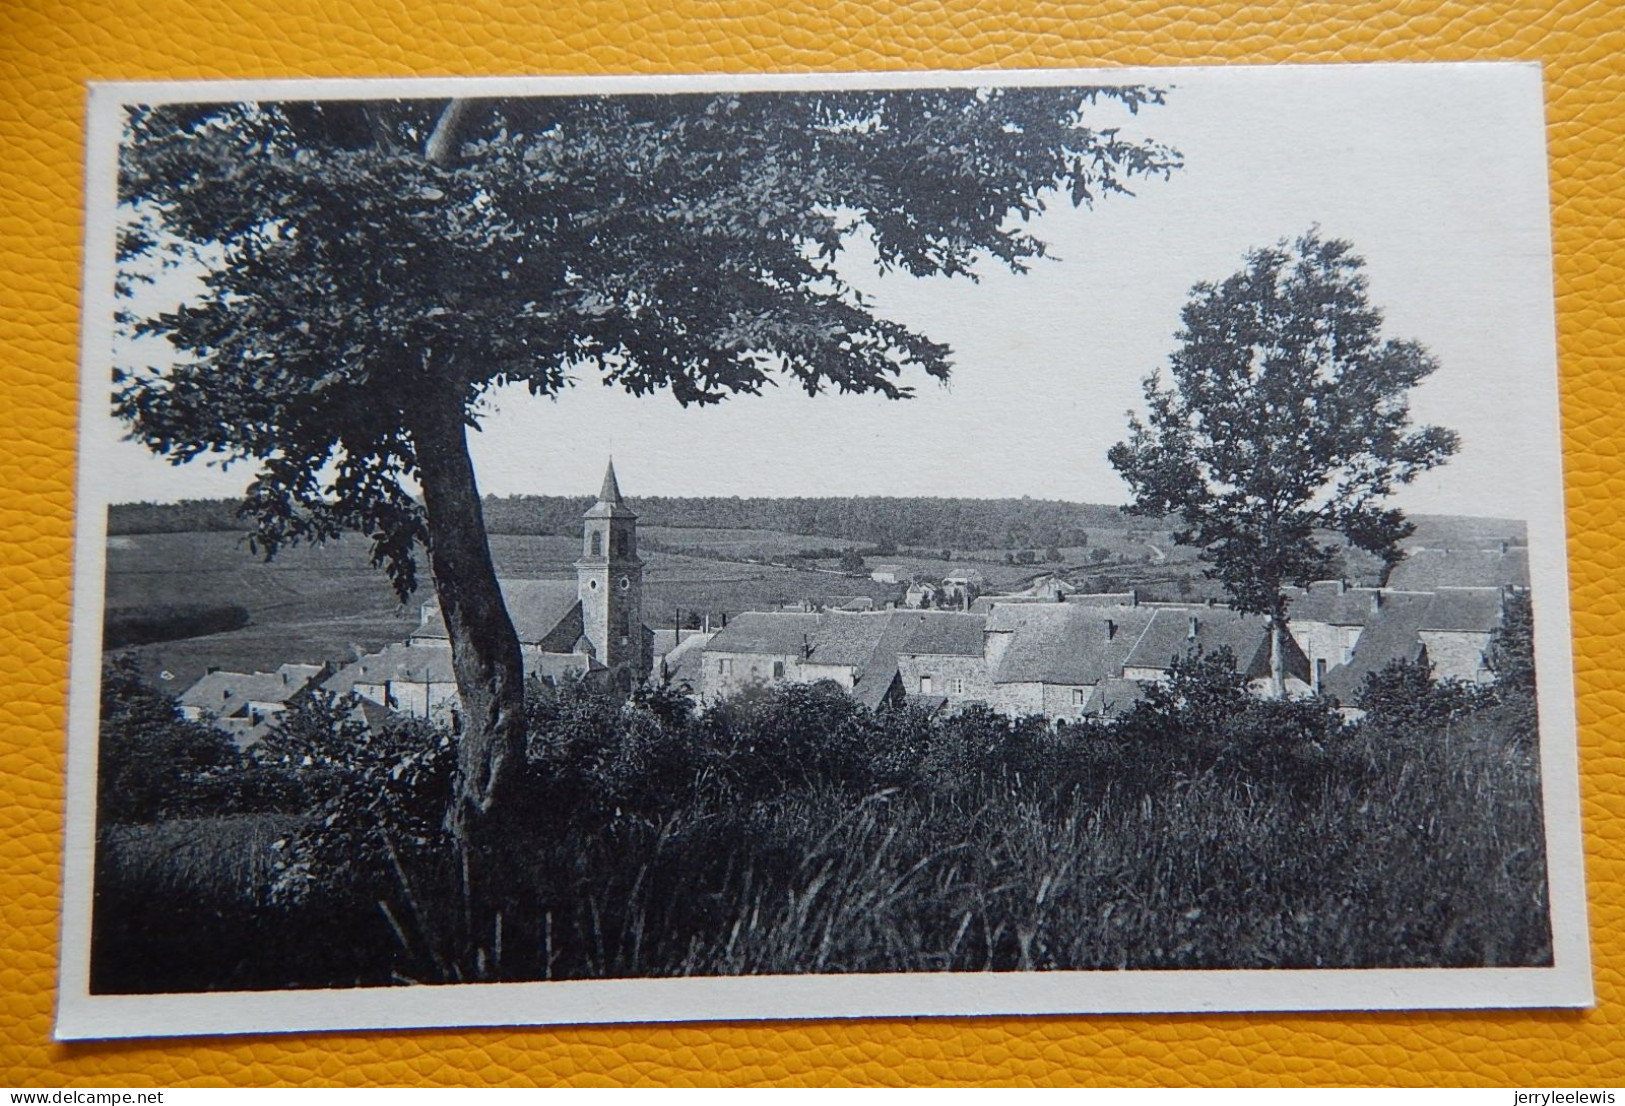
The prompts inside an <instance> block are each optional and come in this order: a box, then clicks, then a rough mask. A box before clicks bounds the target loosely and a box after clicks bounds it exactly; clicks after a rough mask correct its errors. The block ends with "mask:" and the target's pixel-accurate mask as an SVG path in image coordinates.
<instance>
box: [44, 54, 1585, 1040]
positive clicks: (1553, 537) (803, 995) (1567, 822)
mask: <svg viewBox="0 0 1625 1106" xmlns="http://www.w3.org/2000/svg"><path fill="white" fill-rule="evenodd" d="M1414 67H1425V68H1428V69H1434V70H1460V69H1468V70H1473V71H1476V72H1479V73H1484V72H1485V71H1489V70H1498V71H1506V70H1512V71H1515V72H1513V73H1508V74H1505V75H1504V76H1503V77H1502V78H1501V79H1510V80H1514V81H1520V82H1522V83H1523V84H1524V85H1526V86H1528V87H1527V88H1526V89H1525V95H1526V98H1527V102H1528V103H1529V104H1530V105H1533V106H1534V107H1535V109H1536V114H1537V118H1535V119H1534V120H1532V121H1531V123H1532V128H1531V129H1530V131H1529V133H1527V134H1523V133H1520V134H1519V135H1516V136H1513V137H1512V138H1511V139H1509V141H1513V140H1515V141H1528V140H1531V139H1532V140H1534V141H1536V142H1537V143H1538V149H1535V150H1529V151H1522V152H1520V156H1529V157H1539V158H1540V159H1541V163H1542V164H1545V156H1546V153H1545V139H1544V125H1543V124H1544V120H1543V117H1541V116H1540V108H1539V105H1541V103H1542V100H1541V91H1540V90H1541V76H1540V69H1539V66H1538V65H1534V64H1522V63H1443V64H1425V65H1418V66H1414ZM1228 68H1229V69H1230V71H1232V72H1238V73H1242V72H1269V73H1272V74H1274V75H1277V76H1280V75H1287V74H1290V73H1292V72H1293V71H1295V70H1303V71H1309V70H1324V69H1325V68H1326V67H1317V66H1269V67H1228ZM1337 68H1340V69H1350V68H1369V67H1367V66H1359V67H1353V66H1339V67H1337ZM1389 68H1391V66H1389ZM1208 69H1209V67H1190V68H1158V69H1143V68H1122V69H1096V70H1078V69H1058V70H967V71H962V72H889V73H840V74H815V73H797V74H724V75H700V74H692V75H681V76H608V77H526V78H421V79H420V78H384V79H358V80H248V81H179V82H125V83H98V84H95V85H93V86H92V89H91V93H90V99H89V115H88V128H87V139H86V236H85V270H84V284H83V305H84V307H83V318H82V324H81V373H80V405H79V406H80V412H79V413H80V437H79V474H78V505H77V531H76V544H75V551H74V606H73V616H72V655H71V661H70V694H69V711H68V734H69V740H68V797H67V809H66V827H65V835H64V862H63V899H62V905H63V922H62V962H61V974H60V991H59V1001H58V1011H57V1022H56V1030H55V1034H56V1037H57V1038H58V1039H60V1040H79V1039H93V1038H118V1037H149V1036H193V1035H201V1036H212V1035H220V1034H237V1033H281V1032H297V1031H336V1030H363V1029H404V1028H427V1027H473V1026H502V1025H543V1024H587V1023H640V1022H650V1023H652V1022H670V1021H713V1020H717V1021H734V1020H744V1019H750V1020H758V1019H807V1018H818V1019H822V1018H849V1017H897V1016H920V1015H928V1016H953V1015H991V1014H1005V1015H1012V1014H1068V1013H1074V1014H1093V1013H1166V1012H1185V1013H1196V1012H1220V1011H1317V1010H1318V1011H1325V1010H1351V1011H1352V1010H1398V1009H1412V1008H1421V1009H1472V1008H1494V1007H1583V1006H1589V1005H1591V1004H1592V1003H1593V1002H1594V998H1593V990H1592V979H1591V966H1590V957H1589V943H1588V937H1587V927H1586V905H1585V880H1584V871H1583V854H1582V850H1581V840H1580V807H1579V788H1578V743H1577V730H1576V722H1575V710H1574V677H1573V661H1572V651H1571V628H1570V617H1569V607H1568V602H1567V599H1568V576H1567V562H1566V547H1565V520H1564V497H1563V480H1562V454H1561V445H1562V442H1561V424H1560V421H1559V410H1558V394H1557V365H1556V325H1555V306H1554V305H1553V301H1552V298H1551V296H1550V294H1549V293H1550V289H1549V288H1548V295H1547V300H1546V303H1547V320H1548V323H1549V327H1548V333H1550V334H1551V335H1552V343H1551V345H1550V352H1549V354H1548V357H1547V363H1546V364H1543V365H1541V366H1538V369H1539V371H1540V374H1541V375H1540V379H1538V380H1536V381H1533V382H1532V391H1533V390H1534V389H1538V390H1539V391H1538V396H1533V395H1532V396H1531V403H1530V405H1529V406H1530V407H1531V408H1533V407H1535V406H1537V403H1536V400H1537V399H1538V406H1539V407H1540V408H1541V411H1542V414H1541V421H1542V424H1543V434H1544V437H1545V440H1544V441H1543V443H1542V445H1543V448H1542V450H1541V454H1540V464H1541V465H1542V467H1543V471H1542V472H1541V481H1542V484H1543V486H1544V488H1545V489H1546V490H1547V491H1548V492H1549V494H1546V495H1543V496H1542V498H1541V502H1540V503H1539V504H1537V505H1535V506H1534V508H1533V509H1532V510H1531V511H1530V513H1529V516H1528V518H1527V523H1528V537H1529V557H1530V583H1531V590H1532V593H1533V595H1534V597H1535V604H1536V612H1537V617H1536V620H1535V634H1536V650H1535V653H1536V663H1537V669H1538V688H1539V710H1540V737H1541V740H1540V748H1541V779H1542V787H1543V793H1544V794H1543V798H1544V809H1545V823H1546V849H1547V869H1548V881H1549V889H1550V896H1551V923H1552V930H1553V951H1554V963H1553V966H1551V967H1547V968H1508V969H1494V968H1474V969H1404V970H1372V969H1338V970H1313V971H1308V970H1288V969H1281V970H1262V971H1260V970H1205V971H1082V972H1028V973H1016V972H1009V973H1003V972H1001V973H973V974H948V973H940V974H939V973H918V974H899V975H798V976H755V977H728V978H715V977H713V978H689V979H635V980H604V981H572V982H554V983H514V984H463V985H439V986H423V987H415V988H411V989H404V988H397V987H381V988H362V989H350V990H305V991H284V992H249V993H237V992H233V993H209V994H187V995H92V994H91V993H90V991H89V958H90V914H91V902H92V886H91V882H92V872H93V852H94V847H95V827H94V817H95V810H94V807H95V793H96V745H97V738H96V733H97V721H98V720H97V715H98V708H99V700H100V675H101V672H100V664H101V635H102V605H103V598H104V597H103V592H104V587H105V571H106V552H105V551H106V529H107V507H108V505H109V504H108V501H107V496H106V494H105V492H104V490H103V489H102V487H101V486H100V484H99V483H98V480H97V475H98V472H99V463H98V462H99V459H100V458H99V447H100V446H101V444H102V443H105V442H108V441H111V440H114V439H116V438H117V437H118V436H119V435H120V434H121V431H120V429H119V428H118V427H117V425H116V423H115V422H114V420H113V417H112V414H111V412H110V411H109V409H108V405H107V404H106V403H105V402H104V401H103V397H104V396H105V389H106V387H107V382H108V379H109V372H110V370H111V350H112V345H113V341H112V340H113V307H114V291H113V269H114V267H113V263H112V258H113V255H114V242H115V208H116V177H117V147H118V142H119V138H120V134H121V119H120V110H121V108H122V106H123V105H124V104H126V103H135V102H142V103H158V102H186V101H225V100H254V99H259V100H270V99H290V98H315V97H322V98H335V99H360V98H378V97H402V98H407V97H409V98H436V97H447V96H453V95H465V96H466V95H479V96H492V97H495V96H512V95H527V94H529V95H590V94H599V93H634V92H635V93H676V92H699V91H723V90H736V91H757V90H785V91H788V90H816V89H830V88H850V89H857V88H909V87H951V86H970V85H1024V84H1043V85H1063V84H1078V85H1088V84H1105V83H1126V82H1136V81H1148V80H1154V81H1164V82H1166V81H1177V80H1178V79H1179V77H1180V76H1182V75H1189V74H1192V73H1196V72H1205V71H1208ZM1520 102H1523V101H1520ZM1542 198H1543V199H1547V198H1546V197H1544V196H1543V197H1542ZM1547 208H1548V210H1549V199H1547ZM1546 249H1547V257H1548V260H1549V258H1550V253H1551V250H1550V238H1549V231H1548V239H1547V242H1546ZM1549 271H1550V266H1549V264H1548V272H1549Z"/></svg>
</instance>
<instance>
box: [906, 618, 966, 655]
mask: <svg viewBox="0 0 1625 1106" xmlns="http://www.w3.org/2000/svg"><path fill="white" fill-rule="evenodd" d="M915 618H917V619H918V620H919V621H918V623H917V624H916V625H915V627H914V632H913V633H911V634H910V635H909V638H908V641H907V643H906V644H905V645H904V646H903V648H902V650H901V651H902V652H904V653H909V654H914V655H920V656H952V657H979V656H981V655H982V635H983V632H984V631H985V630H986V629H987V619H985V618H983V617H982V616H981V615H976V614H961V613H959V612H957V611H921V612H919V613H918V614H916V615H915Z"/></svg>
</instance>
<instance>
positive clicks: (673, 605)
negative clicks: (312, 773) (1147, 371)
mask: <svg viewBox="0 0 1625 1106" xmlns="http://www.w3.org/2000/svg"><path fill="white" fill-rule="evenodd" d="M107 552H108V559H107V607H108V608H109V610H112V609H125V610H129V609H143V608H146V609H162V608H168V607H181V606H186V605H198V604H202V605H222V606H224V605H239V606H242V607H244V608H246V609H247V610H248V612H249V624H248V625H246V626H244V627H242V628H241V629H237V630H232V631H229V632H225V633H216V634H207V635H203V636H199V637H190V638H183V639H179V640H174V641H165V642H156V643H153V644H148V645H139V646H133V647H131V648H129V649H127V650H123V652H127V653H129V654H130V655H132V656H133V657H135V658H136V661H137V663H138V665H139V667H140V669H141V671H142V673H143V674H144V675H145V676H146V677H147V678H148V679H150V680H152V681H153V682H154V683H157V684H159V685H160V686H163V687H166V688H168V689H170V690H172V691H179V690H181V689H183V688H185V687H187V686H188V685H190V684H191V683H193V682H194V681H196V680H197V679H198V677H200V676H202V675H203V674H204V673H205V672H207V671H208V669H209V668H210V667H219V668H227V669H231V670H234V671H254V670H259V671H268V670H271V669H274V668H275V667H276V666H277V665H279V664H283V663H286V662H290V661H298V662H307V663H320V662H321V661H325V660H340V661H342V660H347V659H349V658H351V657H353V656H355V655H357V653H358V652H370V651H373V650H376V649H379V648H381V647H382V646H384V645H386V644H388V643H389V642H392V641H400V640H401V639H402V638H404V637H405V636H406V634H407V633H409V632H410V631H411V629H412V628H413V627H414V626H416V625H417V623H418V620H419V615H418V609H417V607H418V603H419V602H421V601H424V600H427V599H429V598H432V594H433V593H432V591H430V590H429V589H428V587H427V581H426V580H425V582H424V586H422V587H420V590H419V593H418V596H417V597H414V599H413V601H412V602H411V603H409V604H402V603H401V602H400V601H399V600H398V599H397V598H396V596H395V593H394V592H393V591H392V590H390V587H389V583H388V581H387V580H386V579H385V578H384V575H383V573H382V572H380V571H378V570H377V569H375V568H373V567H372V566H371V565H370V564H369V563H368V556H369V554H368V546H367V543H366V542H365V541H364V540H358V539H341V540H340V541H337V542H333V543H331V544H329V545H326V546H317V547H306V546H301V547H297V548H292V549H287V550H284V551H283V552H281V553H279V554H278V555H277V557H276V559H275V560H273V561H270V562H266V561H265V560H264V558H263V557H260V556H257V555H256V554H254V553H252V552H250V551H249V549H248V546H247V543H246V542H245V541H243V540H242V539H241V538H240V537H239V536H238V535H235V534H230V533H224V532H218V531H198V532H192V533H169V534H130V535H117V536H114V537H111V538H109V539H108V551H107ZM491 553H492V557H493V559H494V560H495V561H496V565H497V571H498V572H499V573H501V574H502V575H504V576H508V577H513V578H518V579H558V580H569V579H574V576H575V568H574V563H575V559H576V557H577V556H579V555H580V543H579V542H578V541H577V540H576V539H574V538H567V537H559V536H554V535H531V536H520V535H511V534H496V535H492V537H491ZM643 556H644V560H645V562H646V563H647V567H646V569H645V591H644V596H645V598H644V618H645V621H647V622H648V623H649V625H651V626H656V627H660V626H669V625H671V623H672V620H673V618H674V617H676V615H677V612H678V611H679V610H682V611H685V612H687V611H702V612H711V613H713V614H716V615H720V614H722V613H724V612H726V613H728V614H737V613H738V612H739V611H742V610H750V609H760V608H764V607H766V608H771V607H776V606H778V605H780V604H783V603H789V602H796V601H799V600H801V599H804V598H807V597H809V596H813V597H823V598H830V597H835V596H840V597H845V598H850V597H853V596H868V597H870V598H873V599H875V600H876V601H877V602H884V601H886V600H888V599H895V598H897V597H898V596H899V595H900V593H901V589H900V588H898V587H894V586H891V585H887V584H877V583H875V582H874V581H872V580H870V579H868V578H867V577H851V576H845V575H843V574H841V573H838V572H820V571H812V570H802V569H790V568H782V567H776V566H773V565H753V564H745V563H741V562H737V561H725V560H711V559H708V558H705V557H696V556H688V555H683V554H672V553H661V552H656V551H645V552H644V555H643ZM164 673H168V677H167V678H165V677H164V676H163V674H164Z"/></svg>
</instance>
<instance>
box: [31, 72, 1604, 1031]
mask: <svg viewBox="0 0 1625 1106" xmlns="http://www.w3.org/2000/svg"><path fill="white" fill-rule="evenodd" d="M89 112H90V130H89V136H90V137H89V149H88V168H87V174H88V176H87V193H86V194H87V212H86V220H87V238H86V242H87V248H86V258H87V260H86V280H85V318H84V327H83V344H84V346H83V371H82V392H81V444H80V486H79V526H78V537H77V549H76V558H77V560H76V563H77V568H76V593H75V612H74V620H75V621H74V640H73V661H72V664H73V673H72V688H71V707H70V735H69V752H70V768H69V812H68V815H69V816H68V840H67V867H66V881H65V882H66V888H65V900H64V911H65V916H64V923H63V953H62V955H63V964H62V990H61V995H60V1006H59V1015H58V1030H57V1031H58V1035H59V1036H60V1037H63V1038H85V1037H121V1036H151V1035H172V1034H213V1033H233V1032H267V1031H270V1032H276V1031H300V1030H331V1029H351V1028H377V1027H419V1026H460V1025H501V1024H540V1023H571V1022H610V1021H621V1022H639V1021H670V1020H706V1019H742V1018H805V1017H845V1016H888V1015H889V1016H899V1015H957V1014H994V1013H997V1014H1023V1013H1031V1014H1046V1013H1090V1012H1127V1011H1136V1012H1137V1011H1155V1012H1180V1011H1198V1010H1235V1011H1247V1010H1282V1009H1286V1010H1291V1009H1302V1010H1326V1009H1339V1010H1357V1009H1384V1008H1386V1009H1393V1008H1451V1007H1486V1006H1489V1007H1494V1006H1583V1005H1588V1004H1589V1003H1590V1001H1591V980H1590V967H1589V963H1588V958H1587V936H1586V928H1585V903H1584V881H1583V873H1582V870H1581V860H1580V857H1581V851H1580V841H1579V817H1578V782H1577V778H1576V777H1577V773H1576V741H1575V727H1574V706H1573V685H1572V671H1571V669H1572V664H1571V658H1570V645H1569V613H1568V591H1567V580H1566V570H1565V561H1564V556H1565V552H1564V528H1563V492H1562V472H1561V455H1560V446H1561V442H1560V435H1559V422H1558V392H1557V363H1556V344H1555V333H1554V322H1553V319H1554V312H1553V295H1552V262H1551V246H1550V217H1549V212H1548V207H1547V204H1548V200H1547V187H1546V172H1547V168H1546V157H1545V140H1544V134H1543V126H1544V124H1543V101H1542V86H1541V75H1540V70H1539V68H1538V66H1532V65H1510V64H1478V65H1467V64H1453V65H1443V64H1441V65H1404V66H1400V65H1349V66H1279V67H1269V68H1244V67H1241V68H1231V69H1222V68H1190V69H1157V70H1140V69H1117V70H1095V71H1079V70H1065V71H1053V72H1045V71H1013V72H998V71H987V72H964V73H889V74H848V75H838V76H837V75H825V76H816V75H801V76H794V77H782V76H780V77H766V76H751V77H742V76H732V77H720V76H713V77H703V76H695V77H668V78H631V77H626V78H594V79H585V78H534V79H519V78H515V79H501V80H495V79H436V80H388V81H384V80H378V81H360V80H357V81H304V82H278V81H260V82H232V83H228V82H215V83H193V84H185V83H167V84H104V85H98V86H94V87H93V90H92V93H91V97H90V107H89Z"/></svg>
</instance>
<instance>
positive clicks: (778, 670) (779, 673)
mask: <svg viewBox="0 0 1625 1106" xmlns="http://www.w3.org/2000/svg"><path fill="white" fill-rule="evenodd" d="M773 678H774V679H775V680H782V679H784V662H783V661H774V662H773Z"/></svg>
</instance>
